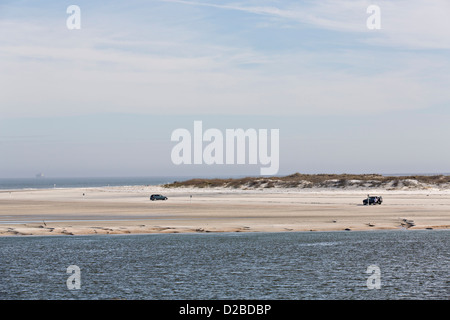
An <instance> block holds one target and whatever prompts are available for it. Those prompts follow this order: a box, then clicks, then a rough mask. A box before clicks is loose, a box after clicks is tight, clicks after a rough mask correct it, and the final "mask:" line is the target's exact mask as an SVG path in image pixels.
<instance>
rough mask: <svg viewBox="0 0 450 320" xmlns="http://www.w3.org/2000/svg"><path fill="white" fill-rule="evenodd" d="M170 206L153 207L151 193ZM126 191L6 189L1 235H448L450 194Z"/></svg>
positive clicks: (0, 197)
mask: <svg viewBox="0 0 450 320" xmlns="http://www.w3.org/2000/svg"><path fill="white" fill-rule="evenodd" d="M154 193H156V194H164V195H165V196H167V197H168V198H169V199H168V200H166V201H150V200H149V196H150V195H151V194H154ZM367 193H368V191H367V190H339V189H323V190H318V189H307V190H305V189H282V188H271V189H255V190H242V189H232V188H229V189H225V188H210V189H205V188H172V189H167V188H163V187H159V186H127V187H101V188H67V189H64V188H62V189H57V188H55V189H36V190H2V191H0V236H18V235H19V236H20V235H90V234H145V233H186V232H292V231H343V230H347V231H357V230H376V229H400V228H404V229H410V230H412V229H430V228H431V229H449V227H450V191H448V190H442V191H441V190H437V189H436V190H371V191H370V194H372V195H381V196H383V200H384V202H383V204H382V205H376V206H374V205H371V206H363V205H362V200H363V199H364V198H365V197H366V196H367Z"/></svg>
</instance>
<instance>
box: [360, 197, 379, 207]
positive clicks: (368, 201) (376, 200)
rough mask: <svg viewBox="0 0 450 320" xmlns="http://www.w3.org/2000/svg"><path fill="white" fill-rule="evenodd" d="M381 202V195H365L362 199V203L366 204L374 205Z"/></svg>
mask: <svg viewBox="0 0 450 320" xmlns="http://www.w3.org/2000/svg"><path fill="white" fill-rule="evenodd" d="M382 202H383V197H381V196H380V197H379V196H367V198H366V199H364V200H363V205H365V206H367V205H368V204H369V205H371V204H373V205H375V204H381V203H382Z"/></svg>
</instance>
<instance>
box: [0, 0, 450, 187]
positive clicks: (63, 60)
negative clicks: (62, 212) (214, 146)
mask: <svg viewBox="0 0 450 320" xmlns="http://www.w3.org/2000/svg"><path fill="white" fill-rule="evenodd" d="M70 5H76V6H78V7H79V8H80V15H79V18H80V20H79V21H80V29H69V28H68V27H67V20H68V18H70V17H71V15H72V12H69V13H68V12H67V8H68V7H69V6H70ZM371 5H376V6H378V7H379V9H380V15H379V18H380V20H379V21H380V27H381V28H380V29H369V28H368V26H367V20H368V19H369V18H370V17H371V15H372V13H371V12H368V11H367V9H368V7H369V6H371ZM448 12H450V2H448V1H447V0H410V1H406V0H386V1H376V0H373V1H368V0H342V1H332V0H323V1H291V0H290V1H281V0H259V1H249V0H242V1H239V0H237V1H212V0H199V1H184V0H166V1H164V0H153V1H143V0H130V1H117V0H110V1H96V0H89V1H81V0H74V1H31V0H22V1H9V0H2V1H1V2H0V30H1V31H0V155H1V157H0V178H12V177H34V175H35V174H36V173H40V172H42V173H44V174H45V175H46V176H53V177H90V176H93V177H96V176H171V175H173V176H179V175H184V176H192V175H202V176H224V175H225V176H227V175H229V176H232V175H259V174H260V167H261V165H259V164H258V165H250V164H244V165H237V164H235V165H230V164H228V165H227V164H224V165H219V164H213V165H206V164H201V165H187V164H181V165H175V164H174V163H173V161H172V159H171V150H172V148H173V147H174V146H175V144H176V142H174V141H171V133H172V132H173V131H174V130H176V129H178V128H186V129H187V130H190V131H192V132H193V123H194V121H202V122H203V127H204V128H205V130H206V129H207V128H217V129H219V130H220V131H222V132H225V131H226V130H227V129H234V128H243V129H248V128H255V129H257V130H258V129H268V130H270V129H279V132H280V136H279V163H280V165H279V171H278V174H279V175H284V174H291V173H294V172H302V173H383V174H390V173H447V172H450V165H449V164H450V148H447V147H446V146H447V145H448V137H450V126H449V125H448V123H450V90H448V88H449V84H450V60H449V59H448V57H449V50H450V20H449V19H448V17H447V15H448Z"/></svg>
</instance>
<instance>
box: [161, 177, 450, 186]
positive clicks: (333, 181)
mask: <svg viewBox="0 0 450 320" xmlns="http://www.w3.org/2000/svg"><path fill="white" fill-rule="evenodd" d="M446 185H450V176H445V175H433V176H422V175H417V176H383V175H380V174H301V173H294V174H291V175H288V176H284V177H245V178H237V179H191V180H186V181H175V182H173V183H169V184H166V185H164V187H167V188H177V187H196V188H217V187H224V188H274V187H280V188H327V187H334V188H336V187H337V188H345V187H351V186H353V187H368V188H383V187H385V188H394V189H395V188H401V187H411V188H413V187H426V186H428V187H430V186H437V187H445V186H446Z"/></svg>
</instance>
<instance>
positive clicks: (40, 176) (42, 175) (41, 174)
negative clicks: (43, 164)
mask: <svg viewBox="0 0 450 320" xmlns="http://www.w3.org/2000/svg"><path fill="white" fill-rule="evenodd" d="M43 177H44V174H43V173H42V172H40V173H37V174H36V178H43Z"/></svg>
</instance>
